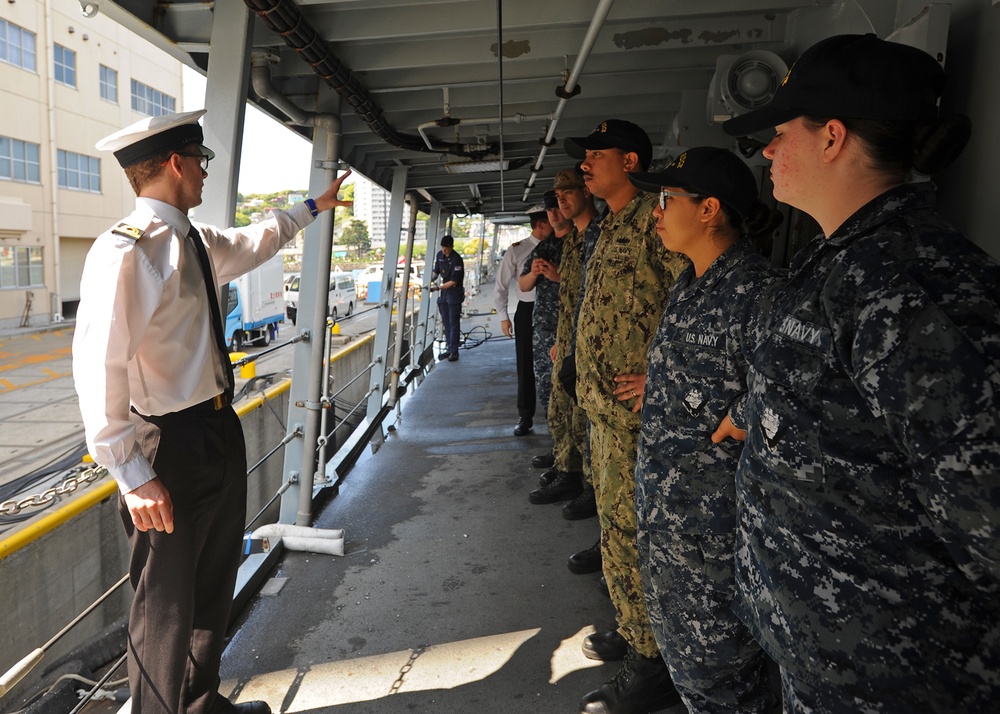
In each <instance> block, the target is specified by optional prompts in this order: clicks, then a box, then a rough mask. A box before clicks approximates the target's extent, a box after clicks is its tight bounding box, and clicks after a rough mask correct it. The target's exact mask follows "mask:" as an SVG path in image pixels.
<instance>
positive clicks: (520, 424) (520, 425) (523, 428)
mask: <svg viewBox="0 0 1000 714" xmlns="http://www.w3.org/2000/svg"><path fill="white" fill-rule="evenodd" d="M529 433H531V419H528V418H527V417H521V418H520V419H518V420H517V426H515V427H514V436H524V435H525V434H529Z"/></svg>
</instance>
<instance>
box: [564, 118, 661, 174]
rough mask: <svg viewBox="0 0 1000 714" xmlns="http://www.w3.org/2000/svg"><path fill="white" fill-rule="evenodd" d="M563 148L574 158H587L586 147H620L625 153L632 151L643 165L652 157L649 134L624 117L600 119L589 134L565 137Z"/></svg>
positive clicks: (647, 164) (647, 163)
mask: <svg viewBox="0 0 1000 714" xmlns="http://www.w3.org/2000/svg"><path fill="white" fill-rule="evenodd" d="M563 148H565V149H566V153H567V154H569V155H570V156H572V157H573V158H574V159H585V158H587V150H588V149H590V150H594V149H621V150H622V151H624V152H625V153H628V152H630V151H634V152H635V153H636V154H637V155H638V156H639V163H640V164H642V165H643V166H649V162H650V161H651V160H652V159H653V144H652V142H650V140H649V135H648V134H646V132H645V131H643V130H642V127H640V126H639V125H637V124H633V123H632V122H630V121H625V120H624V119H608V120H606V121H602V122H601V123H600V124H598V125H597V128H596V129H594V130H593V131H592V132H590V135H589V136H578V137H569V138H567V139H566V140H565V141H563Z"/></svg>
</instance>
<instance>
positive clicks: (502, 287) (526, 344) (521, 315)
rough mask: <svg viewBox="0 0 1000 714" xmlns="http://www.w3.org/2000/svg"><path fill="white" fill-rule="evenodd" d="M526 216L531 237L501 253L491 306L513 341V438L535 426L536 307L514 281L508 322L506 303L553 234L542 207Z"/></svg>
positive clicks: (532, 293)
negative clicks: (525, 268)
mask: <svg viewBox="0 0 1000 714" xmlns="http://www.w3.org/2000/svg"><path fill="white" fill-rule="evenodd" d="M525 213H526V214H527V215H528V220H529V221H530V222H531V234H530V235H529V236H528V237H527V238H525V239H524V240H519V241H517V242H516V243H513V244H511V246H510V247H509V248H507V251H506V252H505V253H504V254H503V260H501V261H500V267H499V268H498V269H497V275H496V278H495V279H494V281H493V305H494V307H496V310H497V315H499V317H500V329H501V330H503V333H504V334H505V335H506V336H507V337H513V338H514V354H515V355H516V356H517V416H518V420H517V425H516V426H515V427H514V436H525V435H527V434H529V433H530V432H531V427H532V426H533V425H534V417H535V405H536V402H537V393H536V391H535V367H534V364H533V362H532V359H533V357H532V347H531V335H532V330H531V316H532V313H533V312H534V308H535V290H534V288H532V289H531V290H521V288H520V287H519V286H518V284H517V283H516V282H514V291H515V293H516V294H517V309H516V310H515V311H514V321H513V322H511V319H510V313H509V312H508V311H507V304H508V301H509V299H510V298H509V295H510V285H511V282H512V281H514V280H515V279H516V278H517V277H518V276H520V274H521V267H522V266H523V265H524V261H525V260H527V259H528V256H529V255H531V251H532V250H534V249H535V246H536V245H538V242H539V241H540V240H542V239H544V238H548V237H549V236H550V235H552V226H550V225H549V217H548V214H547V213H546V212H545V207H544V206H534V207H532V208H529V209H528V210H527V211H525Z"/></svg>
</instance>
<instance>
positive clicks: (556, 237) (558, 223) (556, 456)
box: [528, 190, 584, 504]
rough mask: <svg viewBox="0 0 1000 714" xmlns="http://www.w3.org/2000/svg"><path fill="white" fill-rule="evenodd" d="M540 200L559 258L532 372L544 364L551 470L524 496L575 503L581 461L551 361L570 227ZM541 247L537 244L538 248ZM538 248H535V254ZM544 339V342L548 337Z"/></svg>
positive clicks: (549, 196) (552, 205) (551, 204)
mask: <svg viewBox="0 0 1000 714" xmlns="http://www.w3.org/2000/svg"><path fill="white" fill-rule="evenodd" d="M543 198H544V205H545V213H546V215H547V216H548V219H549V225H551V226H552V233H553V235H552V238H549V239H548V240H547V241H545V242H546V243H552V242H553V241H558V244H559V246H560V254H559V263H558V266H557V267H556V269H555V271H554V272H553V274H552V277H553V279H554V280H555V281H557V282H555V283H551V281H550V284H554V285H555V303H554V305H553V304H551V303H547V304H546V309H547V310H551V312H550V313H549V314H548V315H547V317H548V318H549V319H550V320H554V326H553V330H552V332H551V341H548V339H547V340H546V343H547V345H548V349H546V350H545V354H544V355H539V354H538V353H537V352H536V353H535V359H536V367H535V370H536V372H537V371H538V369H539V367H538V366H537V365H538V361H541V362H544V363H545V369H546V372H545V379H546V382H545V393H546V395H547V404H548V408H547V410H546V415H545V419H546V421H547V423H548V426H549V433H550V434H551V435H552V458H553V468H552V469H550V470H548V471H546V472H545V473H543V474H542V475H541V477H540V478H539V486H538V488H536V489H534V490H533V491H531V493H529V494H528V500H529V501H531V502H532V503H535V504H540V503H555V502H557V501H566V500H572V499H575V498H576V497H577V496H579V495H580V493H581V492H582V490H583V484H584V480H583V457H582V456H581V454H580V451H579V450H578V449H577V448H576V445H575V444H574V443H573V442H572V441H571V437H570V433H569V425H570V423H571V420H572V416H573V412H572V407H573V403H572V401H571V400H570V399H569V397H568V395H567V394H566V390H565V389H563V387H562V385H561V384H560V383H559V379H558V375H557V374H556V372H555V359H554V355H555V351H556V341H557V339H558V332H559V327H560V325H561V324H562V317H561V313H562V298H561V295H562V293H563V292H564V287H563V280H564V277H563V273H562V271H563V262H564V261H565V260H566V253H567V250H568V249H570V250H572V248H570V247H569V246H567V245H566V242H567V240H569V238H570V236H572V234H573V223H572V222H571V221H570V220H569V219H568V218H566V217H565V216H563V215H562V213H560V211H559V204H558V201H557V200H556V197H555V193H554V192H553V191H552V190H549V191H546V192H545V194H544V197H543ZM541 245H542V244H541V243H539V246H541ZM539 246H536V250H537V248H538V247H539ZM529 277H530V276H529ZM536 285H537V283H536ZM550 295H551V294H550ZM546 338H548V333H547V334H546ZM539 389H541V387H539Z"/></svg>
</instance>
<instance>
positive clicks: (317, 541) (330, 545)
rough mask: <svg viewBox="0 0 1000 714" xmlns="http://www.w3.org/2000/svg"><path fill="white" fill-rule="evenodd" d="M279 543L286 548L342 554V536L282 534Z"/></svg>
mask: <svg viewBox="0 0 1000 714" xmlns="http://www.w3.org/2000/svg"><path fill="white" fill-rule="evenodd" d="M281 544H282V545H284V546H285V548H287V549H288V550H297V551H305V552H306V553H322V554H325V555H343V554H344V539H343V538H339V539H333V538H298V537H295V536H282V538H281Z"/></svg>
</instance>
